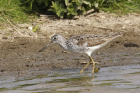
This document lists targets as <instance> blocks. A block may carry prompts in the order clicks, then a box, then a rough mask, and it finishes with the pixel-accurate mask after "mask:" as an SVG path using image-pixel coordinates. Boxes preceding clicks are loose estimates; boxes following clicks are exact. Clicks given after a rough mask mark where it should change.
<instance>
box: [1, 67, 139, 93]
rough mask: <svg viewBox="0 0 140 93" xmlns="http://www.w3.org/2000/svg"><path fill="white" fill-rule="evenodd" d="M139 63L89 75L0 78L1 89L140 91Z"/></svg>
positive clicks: (89, 92) (28, 91)
mask: <svg viewBox="0 0 140 93" xmlns="http://www.w3.org/2000/svg"><path fill="white" fill-rule="evenodd" d="M139 76H140V65H131V66H115V67H105V68H101V70H100V71H99V72H98V73H96V74H95V76H94V77H92V74H91V72H89V71H85V72H84V73H83V74H79V72H78V70H77V71H76V72H74V70H73V72H69V73H68V74H66V73H65V74H61V75H58V74H57V75H53V76H48V75H38V76H36V77H34V78H30V79H24V80H14V79H9V80H2V81H0V92H4V93H19V92H24V93H25V92H26V93H31V92H37V93H40V92H41V93H42V92H44V93H46V92H47V93H56V92H57V93H71V92H72V93H84V92H86V93H93V91H94V92H98V93H103V92H104V93H112V92H114V93H118V92H123V93H139V91H140V78H139Z"/></svg>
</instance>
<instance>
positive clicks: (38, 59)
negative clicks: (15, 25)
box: [0, 13, 140, 78]
mask: <svg viewBox="0 0 140 93" xmlns="http://www.w3.org/2000/svg"><path fill="white" fill-rule="evenodd" d="M139 16H140V15H137V14H135V15H134V14H131V15H125V16H120V17H118V16H117V17H116V16H113V15H112V14H106V13H99V14H94V15H93V16H86V17H80V18H79V19H77V20H57V19H55V20H51V19H47V20H48V21H49V22H48V23H47V22H46V21H45V22H44V23H42V24H41V25H40V28H39V29H38V30H40V32H37V33H35V34H37V36H38V38H31V37H17V36H16V35H15V36H14V37H12V36H13V34H14V33H12V34H11V36H9V37H8V36H5V35H4V34H1V35H0V36H1V43H0V51H1V52H0V78H11V77H23V76H26V77H27V76H29V77H30V76H34V75H37V74H53V73H58V71H57V70H59V73H60V70H61V71H62V72H63V70H64V71H65V70H66V69H69V71H73V70H75V69H77V70H78V71H80V70H81V69H82V68H83V67H84V66H85V64H81V63H80V62H81V61H86V62H88V60H89V59H88V56H86V55H85V54H78V53H72V52H70V53H66V52H64V51H63V49H61V48H60V47H59V45H56V44H55V45H50V46H49V47H48V48H47V49H46V50H45V51H44V52H38V51H39V50H40V49H41V48H43V47H44V46H45V45H46V44H48V43H49V42H50V37H51V36H52V35H53V34H55V33H60V34H62V35H63V36H64V37H66V38H68V37H70V36H73V35H78V34H97V35H104V34H109V33H122V34H123V36H121V37H119V38H117V39H115V40H113V41H112V42H110V43H109V44H108V45H106V46H105V47H103V48H101V49H99V50H97V51H96V52H94V53H93V54H92V57H93V59H94V61H96V62H99V63H100V64H102V65H98V66H97V67H101V68H102V67H106V66H122V65H129V64H139V63H140V52H139V51H140V47H139V46H140V42H139V40H140V36H139V28H140V26H139V24H140V21H137V20H140V17H139ZM138 22H139V23H138ZM45 30H46V32H45ZM7 31H8V30H6V33H7ZM27 32H28V30H27ZM8 33H10V31H9V32H8ZM44 37H45V38H44ZM79 59H80V60H79ZM88 69H90V70H91V66H89V67H88Z"/></svg>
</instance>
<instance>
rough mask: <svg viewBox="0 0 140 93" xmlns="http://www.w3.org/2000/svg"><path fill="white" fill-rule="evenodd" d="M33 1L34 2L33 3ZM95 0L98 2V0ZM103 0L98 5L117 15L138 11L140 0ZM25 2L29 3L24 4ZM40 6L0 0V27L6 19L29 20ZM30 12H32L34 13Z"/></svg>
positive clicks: (18, 21) (23, 0)
mask: <svg viewBox="0 0 140 93" xmlns="http://www.w3.org/2000/svg"><path fill="white" fill-rule="evenodd" d="M34 1H35V2H36V3H33V2H34ZM52 1H53V0H52ZM95 1H97V2H99V0H95ZM101 1H102V0H101ZM103 1H104V2H103V3H99V6H98V7H99V9H102V10H103V11H106V12H110V13H116V14H118V15H120V14H126V13H140V0H103ZM21 2H22V3H21ZM25 2H26V3H27V2H29V3H27V4H26V3H25ZM35 4H36V5H35ZM33 6H34V7H33ZM42 7H44V6H39V7H38V4H37V0H0V29H3V28H5V27H4V26H3V25H4V23H5V24H7V19H8V20H10V21H11V22H12V23H28V22H31V21H32V20H33V19H34V18H35V17H36V14H35V12H38V11H39V10H41V8H42ZM31 9H32V11H31ZM31 12H34V14H32V13H31ZM2 26H3V27H2ZM37 28H38V27H36V28H35V29H34V30H36V29H37Z"/></svg>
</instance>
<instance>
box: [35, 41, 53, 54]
mask: <svg viewBox="0 0 140 93" xmlns="http://www.w3.org/2000/svg"><path fill="white" fill-rule="evenodd" d="M50 44H52V42H50V43H49V44H48V45H46V46H45V47H44V48H42V49H41V50H39V51H38V52H42V51H43V50H44V49H46V48H47V47H48V46H49V45H50Z"/></svg>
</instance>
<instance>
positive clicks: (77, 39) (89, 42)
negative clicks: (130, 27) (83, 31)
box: [68, 34, 119, 47]
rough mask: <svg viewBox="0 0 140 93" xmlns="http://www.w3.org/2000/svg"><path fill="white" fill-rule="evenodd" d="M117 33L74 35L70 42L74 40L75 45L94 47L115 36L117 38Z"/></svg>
mask: <svg viewBox="0 0 140 93" xmlns="http://www.w3.org/2000/svg"><path fill="white" fill-rule="evenodd" d="M117 36H119V35H118V34H117V35H111V36H109V35H108V36H107V35H102V36H99V35H90V34H87V35H79V36H73V37H70V38H69V39H68V41H69V42H72V43H73V44H74V45H79V46H85V47H92V46H96V45H100V44H102V43H105V42H108V41H110V40H112V39H113V38H116V37H117Z"/></svg>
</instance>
